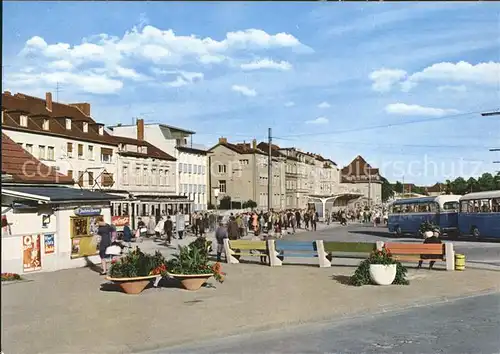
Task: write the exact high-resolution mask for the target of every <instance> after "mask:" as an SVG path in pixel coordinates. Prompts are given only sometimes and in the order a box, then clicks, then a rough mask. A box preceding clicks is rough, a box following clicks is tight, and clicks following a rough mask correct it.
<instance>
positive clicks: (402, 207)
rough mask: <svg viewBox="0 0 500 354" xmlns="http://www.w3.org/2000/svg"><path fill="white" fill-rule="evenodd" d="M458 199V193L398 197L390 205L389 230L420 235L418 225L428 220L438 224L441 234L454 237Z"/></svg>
mask: <svg viewBox="0 0 500 354" xmlns="http://www.w3.org/2000/svg"><path fill="white" fill-rule="evenodd" d="M459 199H460V196H459V195H440V196H437V197H420V198H408V199H398V200H396V201H394V202H393V203H392V204H391V206H390V211H389V221H388V228H389V231H390V232H395V233H396V235H398V236H402V235H404V234H413V235H415V236H417V237H420V235H419V229H420V225H421V224H422V223H423V222H424V221H429V222H432V223H433V224H436V225H438V226H439V227H440V228H441V231H442V232H443V234H446V235H447V236H452V237H454V236H456V235H457V233H458V208H459V202H458V201H459Z"/></svg>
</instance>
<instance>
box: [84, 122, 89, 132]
mask: <svg viewBox="0 0 500 354" xmlns="http://www.w3.org/2000/svg"><path fill="white" fill-rule="evenodd" d="M83 132H84V133H88V132H89V123H87V122H83Z"/></svg>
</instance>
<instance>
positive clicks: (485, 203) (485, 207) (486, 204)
mask: <svg viewBox="0 0 500 354" xmlns="http://www.w3.org/2000/svg"><path fill="white" fill-rule="evenodd" d="M478 203H479V206H480V209H479V210H480V212H481V213H489V212H490V211H491V208H490V201H489V199H483V200H479V201H478Z"/></svg>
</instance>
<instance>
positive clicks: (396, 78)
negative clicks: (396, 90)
mask: <svg viewBox="0 0 500 354" xmlns="http://www.w3.org/2000/svg"><path fill="white" fill-rule="evenodd" d="M406 75H407V73H406V71H404V70H400V69H379V70H375V71H373V72H372V73H371V74H370V80H372V81H373V82H372V89H373V90H374V91H377V92H388V91H390V90H391V89H392V87H393V86H394V85H395V84H396V83H398V82H400V81H401V80H402V79H404V78H405V77H406Z"/></svg>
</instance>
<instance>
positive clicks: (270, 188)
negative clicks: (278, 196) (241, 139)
mask: <svg viewBox="0 0 500 354" xmlns="http://www.w3.org/2000/svg"><path fill="white" fill-rule="evenodd" d="M267 143H268V145H269V151H268V152H267V209H268V210H271V209H272V207H273V180H274V176H273V155H272V151H273V150H272V145H273V137H272V130H271V128H269V129H268V133H267Z"/></svg>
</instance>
